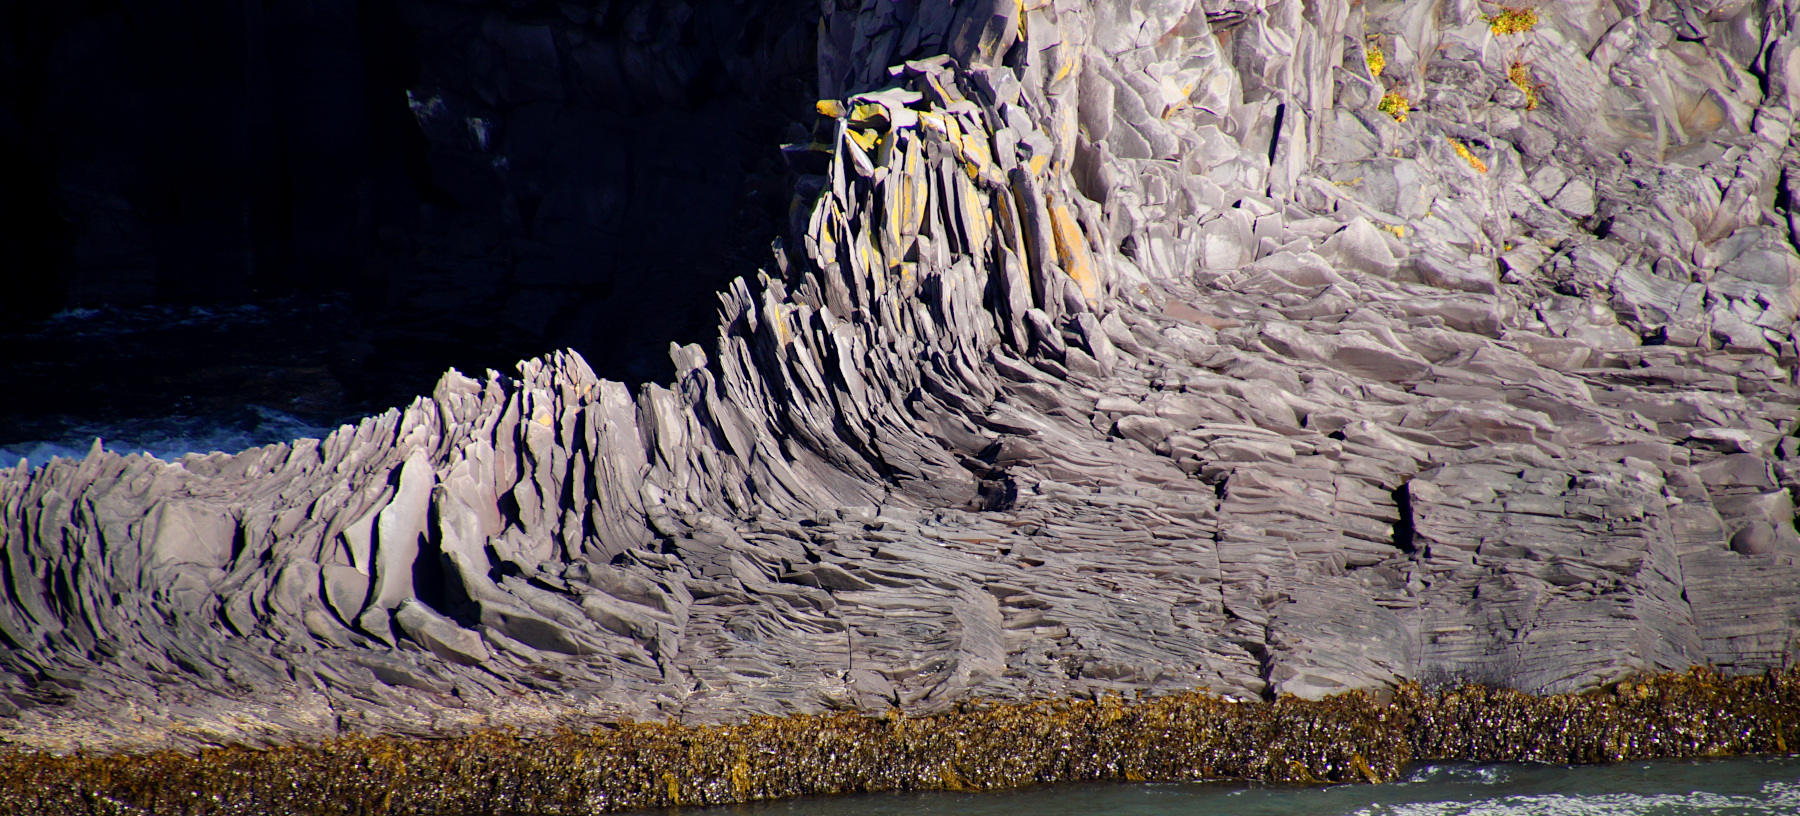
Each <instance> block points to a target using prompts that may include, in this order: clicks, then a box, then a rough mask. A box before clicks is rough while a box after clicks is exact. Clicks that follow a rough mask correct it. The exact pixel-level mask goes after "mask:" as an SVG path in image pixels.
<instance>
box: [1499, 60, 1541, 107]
mask: <svg viewBox="0 0 1800 816" xmlns="http://www.w3.org/2000/svg"><path fill="white" fill-rule="evenodd" d="M1506 78H1507V79H1509V80H1511V81H1512V84H1514V85H1517V86H1518V88H1519V90H1521V91H1524V92H1525V109H1526V110H1528V111H1529V110H1537V106H1538V86H1537V83H1536V82H1533V81H1532V80H1531V69H1529V68H1526V67H1525V63H1523V62H1519V61H1517V60H1515V61H1514V62H1513V64H1512V67H1511V68H1508V69H1506Z"/></svg>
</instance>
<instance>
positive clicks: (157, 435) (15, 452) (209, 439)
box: [0, 405, 333, 468]
mask: <svg viewBox="0 0 1800 816" xmlns="http://www.w3.org/2000/svg"><path fill="white" fill-rule="evenodd" d="M332 430H333V429H332V428H325V427H321V426H318V425H313V424H311V423H309V422H307V421H305V420H303V419H301V418H299V417H296V416H294V415H293V414H289V413H285V412H282V411H277V410H275V409H273V408H265V407H263V406H261V405H249V406H245V409H244V410H243V411H241V412H239V413H237V414H235V415H233V416H231V417H225V418H220V417H188V416H172V417H158V418H155V419H142V420H131V421H126V422H120V423H117V424H115V425H113V426H111V427H106V428H101V427H96V426H77V427H75V428H74V429H72V430H71V432H70V433H69V434H67V435H65V436H64V437H63V438H61V439H52V440H37V441H31V442H16V443H12V444H8V445H0V467H12V466H13V465H16V464H18V462H19V460H20V459H24V460H26V466H27V467H28V468H40V467H43V466H44V465H46V464H48V463H49V462H50V459H51V458H52V457H63V458H68V459H81V458H84V457H86V456H87V455H88V451H89V450H91V449H92V448H93V445H94V439H95V438H99V439H100V440H101V442H100V444H101V447H103V448H105V449H106V450H109V451H112V452H114V453H118V454H121V455H129V454H133V453H141V454H146V455H149V456H154V457H156V458H158V459H161V460H163V461H166V462H172V461H174V460H176V459H180V458H181V457H183V456H186V455H188V454H190V453H199V454H207V453H214V452H218V451H223V452H225V453H237V452H239V451H243V450H248V449H250V448H255V447H261V446H263V445H271V444H274V443H276V442H290V441H293V440H295V439H303V438H309V437H310V438H314V439H322V438H324V436H325V435H326V434H328V433H330V432H331V431H332Z"/></svg>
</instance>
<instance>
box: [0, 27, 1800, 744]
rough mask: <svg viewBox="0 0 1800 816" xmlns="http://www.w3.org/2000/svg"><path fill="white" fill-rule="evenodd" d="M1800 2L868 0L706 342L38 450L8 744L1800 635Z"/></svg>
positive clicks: (188, 739) (921, 704)
mask: <svg viewBox="0 0 1800 816" xmlns="http://www.w3.org/2000/svg"><path fill="white" fill-rule="evenodd" d="M494 14H498V15H501V16H500V17H495V18H493V19H502V18H504V13H503V12H499V11H495V12H494ZM1797 15H1800V7H1796V6H1795V4H1794V3H1793V2H1792V0H1786V2H1784V3H1774V2H1771V3H1755V2H1709V3H1702V2H1628V1H1627V0H1620V1H1619V2H1584V3H1559V4H1548V5H1544V6H1542V7H1540V8H1537V9H1535V10H1531V9H1518V8H1514V9H1504V8H1500V7H1496V6H1492V5H1487V4H1480V3H1474V2H1455V1H1453V0H1446V1H1445V2H1393V3H1377V2H1364V3H1354V4H1353V3H1350V2H1348V1H1347V0H1338V1H1337V2H1315V3H1302V2H1299V0H1266V2H1265V1H1262V0H1255V1H1252V0H1202V1H1201V2H1194V1H1193V0H1168V1H1166V2H1131V3H1126V2H1118V3H1086V2H1074V1H1073V0H1056V2H1043V1H1042V0H1027V2H1023V3H1019V2H1013V0H965V2H960V3H955V4H948V3H943V4H939V3H929V2H921V3H893V4H889V3H867V4H850V3H829V2H828V3H826V5H825V7H824V8H823V11H822V18H821V21H820V24H819V28H818V38H819V39H818V45H817V59H818V80H817V81H818V84H819V88H818V94H817V95H818V96H819V97H820V100H821V101H820V102H819V103H818V106H817V109H818V114H819V117H818V121H817V124H816V127H815V128H814V129H813V131H812V132H811V134H809V137H808V138H804V139H801V140H799V141H796V142H795V143H793V144H790V145H788V146H787V147H785V148H783V150H784V152H785V154H786V156H787V158H788V162H789V164H790V166H791V167H792V168H793V171H794V173H795V174H796V175H795V178H796V181H795V193H794V196H793V199H792V202H793V203H792V207H791V208H790V209H789V215H790V219H789V222H790V223H789V225H788V227H789V228H788V229H787V230H786V232H785V234H784V235H783V236H782V237H781V239H780V240H779V241H778V242H777V244H776V246H775V251H774V253H773V254H772V257H771V258H770V260H769V261H768V262H767V263H766V264H765V265H764V268H763V270H762V271H761V272H760V273H758V274H757V275H755V276H753V277H745V278H740V279H737V280H734V281H732V282H731V283H730V285H729V286H728V287H726V288H725V289H724V290H723V291H721V292H719V294H718V299H719V304H720V305H719V309H718V325H717V331H716V337H715V339H713V340H711V341H709V342H707V343H703V344H694V345H686V346H675V347H673V348H671V350H670V357H671V360H672V362H673V365H674V370H675V371H676V376H675V378H674V379H673V381H672V382H670V383H669V384H668V385H667V386H665V385H662V384H657V383H645V384H642V385H636V386H633V385H627V384H622V383H619V382H613V381H608V380H603V379H600V378H598V377H596V376H595V375H594V374H593V372H592V369H591V368H590V366H589V365H587V364H586V363H585V362H584V361H583V360H582V359H581V358H579V357H578V356H575V355H571V354H554V355H550V356H548V357H545V358H542V359H538V360H533V361H529V362H526V363H523V364H521V365H520V367H519V369H518V371H517V374H516V376H514V375H501V374H496V373H489V374H487V375H486V376H483V377H480V378H471V377H468V376H465V375H463V374H460V373H456V372H451V373H449V374H446V375H445V376H444V378H443V380H442V381H441V383H440V384H439V386H438V388H437V390H436V392H435V393H434V394H433V395H432V396H431V397H430V398H424V399H420V400H418V401H417V402H415V403H413V404H412V405H410V406H407V407H406V408H404V409H399V410H395V411H391V412H389V413H387V414H384V415H381V416H377V417H372V418H370V419H368V420H365V421H363V422H362V423H361V424H360V425H357V426H355V427H350V426H346V427H344V428H342V429H340V430H339V431H338V432H336V433H334V434H332V435H330V436H329V437H328V438H326V439H323V440H297V441H295V442H294V443H292V444H290V445H276V446H272V447H269V448H263V449H256V450H251V451H246V452H244V453H240V454H237V455H225V454H215V455H212V456H190V457H187V458H185V459H183V460H182V461H180V462H172V463H165V462H160V461H156V460H152V459H146V458H142V457H119V456H116V455H113V454H109V453H106V452H103V451H100V450H98V448H97V449H96V451H95V453H93V454H92V455H90V456H89V457H87V458H86V459H85V460H82V461H57V462H54V463H52V464H51V465H49V466H47V467H45V468H43V469H41V470H38V471H34V472H25V471H24V470H23V469H16V468H15V469H12V470H9V471H0V519H3V521H0V536H3V539H0V541H3V544H4V546H3V547H0V558H3V561H0V566H3V568H4V576H5V581H6V582H7V583H6V586H7V590H8V591H7V594H6V603H5V604H4V605H0V638H4V641H3V642H4V644H5V648H4V650H0V707H4V708H5V709H6V711H5V713H6V714H7V715H8V716H7V717H6V719H5V724H4V725H0V738H4V739H5V740H7V741H9V742H12V743H15V744H21V745H27V746H35V747H46V748H68V747H74V746H86V747H127V746H143V745H189V744H195V743H206V742H219V741H249V742H262V741H277V740H292V739H305V738H312V737H317V736H322V735H328V734H333V733H337V732H340V731H346V730H349V731H382V732H400V733H445V732H454V731H459V730H463V729H466V728H468V727H472V726H476V725H486V724H530V723H541V722H548V721H564V720H569V719H575V718H589V719H590V720H591V718H594V717H602V718H610V717H632V718H640V719H641V718H656V719H662V718H677V719H681V720H684V721H699V722H705V721H720V720H734V719H738V718H742V717H745V716H748V715H751V714H781V713H796V712H816V711H822V710H829V709H859V710H868V711H879V710H884V709H887V708H890V707H898V708H899V709H901V710H902V711H904V712H909V713H921V712H931V711H938V710H942V709H945V708H946V707H949V706H952V705H954V704H956V703H958V702H959V701H964V700H968V699H972V698H985V699H991V700H992V699H997V700H1027V699H1037V698H1045V697H1059V696H1093V695H1095V694H1098V693H1102V692H1106V691H1119V692H1126V693H1149V694H1154V693H1157V692H1158V691H1164V690H1178V689H1194V688H1198V689H1202V690H1208V691H1212V692H1215V693H1218V694H1221V695H1227V696H1234V697H1250V698H1255V697H1263V696H1270V695H1280V694H1289V693H1291V694H1296V695H1300V696H1304V697H1318V696H1321V695H1326V694H1330V693H1333V692H1337V691H1343V690H1348V689H1354V688H1379V687H1382V686H1386V685H1391V684H1394V683H1396V682H1398V681H1401V680H1404V679H1424V680H1428V681H1437V680H1445V681H1454V680H1475V681H1482V682H1489V683H1494V684H1501V685H1507V686H1512V687H1516V688H1521V689H1526V690H1530V691H1546V692H1552V691H1568V690H1577V689H1582V688H1587V687H1591V686H1594V685H1598V684H1602V683H1606V682H1609V681H1612V680H1615V679H1618V678H1621V677H1625V676H1629V675H1633V674H1637V673H1645V672H1654V671H1661V670H1669V669H1684V668H1686V667H1688V666H1690V665H1694V664H1709V665H1713V666H1717V667H1720V668H1721V669H1723V670H1725V671H1728V672H1738V673H1744V672H1756V671H1761V670H1765V669H1770V668H1777V667H1781V666H1785V665H1788V664H1789V663H1791V662H1792V661H1793V659H1794V658H1795V656H1796V655H1797V654H1800V536H1796V533H1795V529H1794V523H1793V521H1794V519H1793V500H1792V495H1791V493H1790V490H1791V489H1792V488H1793V487H1794V485H1795V484H1796V482H1797V481H1800V443H1797V442H1796V441H1795V439H1794V436H1793V432H1794V430H1795V418H1796V415H1797V409H1796V406H1800V389H1797V388H1796V385H1795V380H1794V371H1795V366H1796V364H1797V360H1796V356H1797V353H1796V346H1795V342H1796V341H1795V336H1794V334H1793V329H1794V325H1795V315H1796V309H1797V307H1800V288H1797V287H1800V255H1796V252H1795V247H1794V245H1795V241H1796V238H1797V237H1800V236H1797V234H1796V233H1800V221H1796V220H1794V216H1793V215H1792V214H1791V213H1790V210H1789V207H1790V205H1791V201H1792V196H1793V191H1794V185H1795V184H1796V183H1800V182H1796V181H1795V179H1796V178H1800V175H1796V173H1795V172H1794V168H1795V167H1796V152H1795V141H1794V138H1793V134H1794V111H1795V110H1796V103H1797V102H1800V62H1797V61H1796V58H1795V44H1796V42H1800V28H1797V26H1800V16H1797ZM511 30H512V29H510V28H508V27H507V26H506V25H504V24H501V23H496V24H495V25H494V27H493V30H492V31H489V30H488V29H485V28H484V29H483V33H482V36H483V37H485V38H487V41H491V42H495V43H502V44H504V43H506V42H511V40H507V39H506V37H505V36H503V35H504V34H505V32H507V31H511ZM496 32H498V33H496ZM520 42H524V41H523V40H521V41H520ZM533 42H536V41H535V40H534V41H533ZM546 42H550V43H552V45H556V44H558V43H562V42H566V40H557V39H552V40H546ZM527 44H529V43H527ZM520 47H521V48H524V46H520ZM558 47H560V46H558ZM509 53H510V52H509ZM531 53H536V52H530V50H529V49H525V50H524V51H521V52H520V54H523V55H524V56H521V57H520V59H521V60H524V61H525V63H526V64H529V63H530V62H531V57H530V54H531ZM556 58H557V59H561V54H560V52H557V53H556ZM520 70H523V69H522V68H521V69H520ZM507 75H508V76H511V75H512V74H510V73H509V74H507Z"/></svg>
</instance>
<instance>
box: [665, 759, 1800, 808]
mask: <svg viewBox="0 0 1800 816" xmlns="http://www.w3.org/2000/svg"><path fill="white" fill-rule="evenodd" d="M681 812H682V813H683V814H685V815H686V816H723V814H755V816H850V814H856V816H901V815H902V814H904V815H905V816H928V815H929V816H1070V815H1072V814H1084V815H1085V814H1106V816H1215V814H1217V815H1218V816H1227V815H1228V816H1701V814H1705V816H1800V756H1789V757H1780V758H1763V759H1735V760H1715V761H1703V762H1635V763H1625V764H1621V765H1608V766H1582V767H1565V766H1555V765H1467V764H1454V763H1440V764H1431V765H1423V766H1419V767H1415V768H1414V769H1413V770H1412V771H1411V772H1410V773H1409V774H1408V775H1407V776H1406V777H1405V778H1404V779H1403V780H1401V781H1399V782H1393V783H1389V784H1385V785H1341V786H1336V787H1328V788H1312V787H1261V786H1258V787H1246V786H1243V785H1225V784H1200V785H1195V784H1162V785H1158V784H1094V785H1057V786H1045V787H1040V788H1031V789H1026V790H1017V791H996V792H989V793H895V794H875V795H865V796H849V797H837V798H813V799H792V800H786V801H781V802H769V803H757V804H750V805H738V806H734V807H724V808H710V809H704V810H694V809H683V810H682V811H681Z"/></svg>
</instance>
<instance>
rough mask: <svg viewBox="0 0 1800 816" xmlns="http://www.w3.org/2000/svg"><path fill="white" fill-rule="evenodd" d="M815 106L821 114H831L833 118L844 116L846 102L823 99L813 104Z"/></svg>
mask: <svg viewBox="0 0 1800 816" xmlns="http://www.w3.org/2000/svg"><path fill="white" fill-rule="evenodd" d="M813 108H814V109H816V110H817V111H818V112H819V115H820V116H829V117H831V118H833V119H842V118H843V117H844V103H842V102H839V101H837V100H836V99H821V100H819V101H818V103H817V104H815V105H813Z"/></svg>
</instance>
